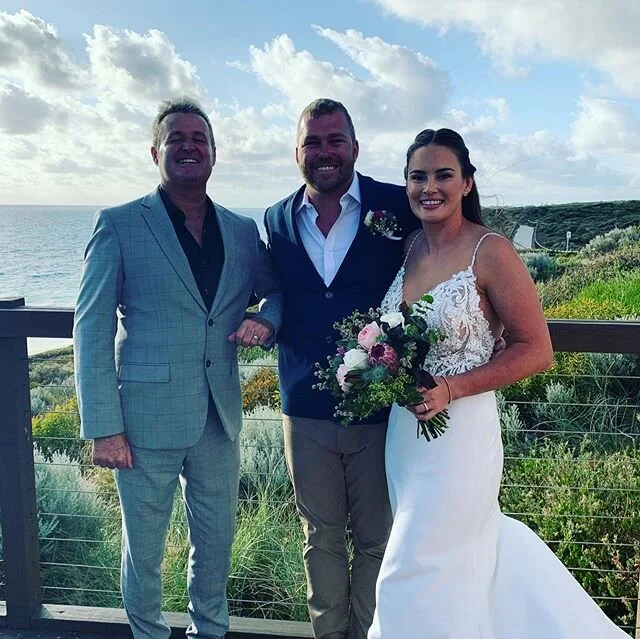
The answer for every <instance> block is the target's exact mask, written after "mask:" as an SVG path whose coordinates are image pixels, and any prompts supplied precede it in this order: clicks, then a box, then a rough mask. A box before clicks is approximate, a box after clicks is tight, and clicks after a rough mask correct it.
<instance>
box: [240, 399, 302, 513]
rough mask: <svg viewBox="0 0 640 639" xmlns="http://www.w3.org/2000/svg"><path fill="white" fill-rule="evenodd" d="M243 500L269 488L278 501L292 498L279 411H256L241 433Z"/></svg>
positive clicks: (241, 486) (241, 494)
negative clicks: (266, 487)
mask: <svg viewBox="0 0 640 639" xmlns="http://www.w3.org/2000/svg"><path fill="white" fill-rule="evenodd" d="M240 450H241V456H240V498H241V499H243V498H244V499H252V498H253V497H254V496H255V495H256V494H257V493H258V492H260V491H261V490H262V489H263V488H264V487H265V486H269V487H270V488H271V490H272V492H273V493H274V495H276V496H277V498H278V499H279V500H281V499H284V498H289V497H290V495H291V483H290V481H289V476H288V474H287V466H286V463H285V458H284V443H283V440H282V418H281V414H280V412H276V411H273V410H269V409H260V410H257V411H256V412H255V413H254V414H253V415H252V416H251V417H247V416H245V419H244V424H243V427H242V431H241V432H240Z"/></svg>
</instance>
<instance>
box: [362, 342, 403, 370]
mask: <svg viewBox="0 0 640 639" xmlns="http://www.w3.org/2000/svg"><path fill="white" fill-rule="evenodd" d="M369 362H370V363H371V365H372V366H384V367H385V368H386V369H387V370H388V371H389V373H391V374H392V375H393V374H394V373H396V372H397V371H398V354H397V353H396V352H395V350H393V348H392V347H391V346H389V344H387V343H386V342H379V343H378V344H376V345H375V346H373V347H372V348H371V350H370V351H369Z"/></svg>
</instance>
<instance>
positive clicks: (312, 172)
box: [300, 161, 355, 193]
mask: <svg viewBox="0 0 640 639" xmlns="http://www.w3.org/2000/svg"><path fill="white" fill-rule="evenodd" d="M354 166H355V162H354V161H351V162H348V163H346V164H343V163H340V164H339V165H338V167H337V169H336V170H335V171H331V172H330V174H328V175H324V174H323V173H322V172H321V171H318V170H317V169H315V168H313V167H307V166H301V167H300V171H301V173H302V177H303V179H304V182H305V184H307V185H308V186H310V187H311V188H313V189H314V190H315V191H317V192H318V193H336V192H340V193H344V192H345V191H347V189H348V188H349V185H350V184H351V180H352V179H353V170H354Z"/></svg>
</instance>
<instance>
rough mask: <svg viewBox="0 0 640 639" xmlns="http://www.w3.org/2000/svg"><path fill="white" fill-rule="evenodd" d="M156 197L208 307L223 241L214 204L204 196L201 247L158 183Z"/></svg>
mask: <svg viewBox="0 0 640 639" xmlns="http://www.w3.org/2000/svg"><path fill="white" fill-rule="evenodd" d="M160 197H161V198H162V201H163V202H164V206H165V208H166V209H167V213H168V214H169V218H170V219H171V223H172V224H173V228H174V229H175V232H176V235H177V236H178V240H179V242H180V246H182V250H183V251H184V254H185V255H186V256H187V260H188V261H189V266H190V267H191V272H192V273H193V277H194V279H195V281H196V284H197V285H198V290H199V291H200V295H201V296H202V300H203V301H204V303H205V306H206V307H207V310H209V311H210V310H211V305H212V304H213V298H214V297H215V295H216V291H217V290H218V284H219V282H220V274H221V273H222V265H223V264H224V245H223V244H222V235H221V234H220V227H219V226H218V220H217V219H216V209H215V206H214V204H213V202H212V201H211V200H210V199H209V198H207V203H208V208H207V212H206V214H205V218H204V226H203V228H202V247H200V245H199V244H198V242H196V239H195V238H194V237H193V235H191V233H190V232H189V229H187V227H186V226H185V225H184V222H185V219H186V217H185V214H184V213H183V212H182V211H181V210H180V209H179V208H178V207H177V206H176V205H175V204H174V203H173V202H172V201H171V199H170V198H169V196H168V195H167V193H166V192H165V191H164V189H163V188H162V187H160Z"/></svg>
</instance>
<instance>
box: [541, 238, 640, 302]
mask: <svg viewBox="0 0 640 639" xmlns="http://www.w3.org/2000/svg"><path fill="white" fill-rule="evenodd" d="M636 269H640V242H637V243H635V244H632V245H629V246H624V247H623V248H621V249H619V250H617V251H614V252H612V253H606V254H604V255H599V256H596V257H594V258H584V257H582V258H581V259H580V261H579V263H577V264H573V265H572V266H571V268H566V269H565V271H564V273H563V274H562V275H558V276H557V277H554V278H553V279H551V280H549V281H547V282H539V283H537V284H536V288H537V289H538V294H539V295H540V299H541V301H542V305H543V307H544V308H545V309H546V308H548V307H549V306H553V305H555V304H559V303H561V302H564V301H567V300H569V299H571V298H572V297H574V296H576V295H578V294H579V293H580V291H582V290H583V289H584V287H585V286H588V285H589V284H592V283H593V282H598V281H606V280H609V279H614V278H617V277H620V276H624V275H625V274H627V273H628V272H629V271H633V270H636Z"/></svg>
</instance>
